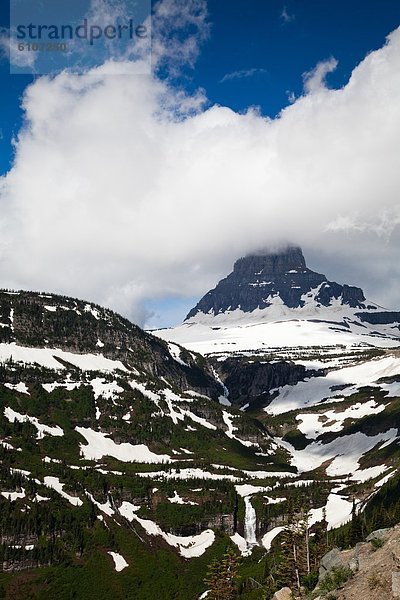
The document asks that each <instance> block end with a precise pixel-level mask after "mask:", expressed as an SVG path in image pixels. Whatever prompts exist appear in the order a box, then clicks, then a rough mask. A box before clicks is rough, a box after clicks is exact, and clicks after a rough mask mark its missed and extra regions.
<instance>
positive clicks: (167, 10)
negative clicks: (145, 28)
mask: <svg viewBox="0 0 400 600" xmlns="http://www.w3.org/2000/svg"><path fill="white" fill-rule="evenodd" d="M210 30H211V25H210V23H209V21H208V9H207V2H206V0H160V1H159V2H157V4H156V5H155V7H154V11H153V16H152V61H153V64H154V65H155V66H156V67H164V68H166V69H167V70H168V71H169V72H170V73H171V74H172V75H176V74H177V73H178V71H179V69H181V68H182V66H184V65H185V66H189V67H193V66H194V64H195V62H196V60H197V58H198V56H199V53H200V48H201V45H202V43H203V42H204V41H205V40H207V39H208V37H209V35H210Z"/></svg>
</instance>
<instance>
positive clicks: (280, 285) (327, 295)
mask: <svg viewBox="0 0 400 600" xmlns="http://www.w3.org/2000/svg"><path fill="white" fill-rule="evenodd" d="M316 288H319V289H318V290H316ZM311 290H316V291H315V293H312V296H313V297H314V296H315V303H316V305H317V306H318V305H320V306H329V305H330V304H331V302H332V300H334V299H336V300H337V299H339V300H340V302H341V303H342V304H345V305H348V306H350V307H353V308H365V305H364V304H363V303H364V301H365V297H364V294H363V291H362V290H361V289H360V288H357V287H353V286H349V285H340V284H338V283H335V282H331V281H328V280H327V278H326V277H325V275H322V274H320V273H315V272H314V271H312V270H311V269H309V268H308V267H307V266H306V262H305V259H304V256H303V253H302V251H301V249H300V248H297V247H289V248H287V249H286V250H283V251H282V252H276V253H267V254H260V255H251V256H246V257H244V258H240V259H239V260H237V261H236V263H235V265H234V267H233V272H232V273H230V275H228V277H226V278H225V279H222V280H221V281H220V282H219V283H218V285H217V286H216V287H215V288H214V289H213V290H211V291H209V292H208V293H207V294H206V295H205V296H204V297H203V298H202V299H201V300H200V302H199V303H198V304H197V306H195V308H193V309H192V310H191V311H190V312H189V314H188V315H187V317H186V319H189V318H191V317H193V316H195V315H196V314H197V313H198V312H203V313H208V312H211V313H213V314H215V315H217V314H219V313H223V312H227V311H232V310H235V309H237V308H240V309H241V310H242V311H244V312H251V311H253V310H255V309H256V308H260V309H263V308H267V307H268V306H270V305H271V303H272V302H271V298H272V297H274V296H279V297H280V298H281V300H282V301H283V303H284V304H285V305H286V306H287V307H289V308H300V307H302V306H304V304H305V299H304V296H305V295H307V294H309V293H311Z"/></svg>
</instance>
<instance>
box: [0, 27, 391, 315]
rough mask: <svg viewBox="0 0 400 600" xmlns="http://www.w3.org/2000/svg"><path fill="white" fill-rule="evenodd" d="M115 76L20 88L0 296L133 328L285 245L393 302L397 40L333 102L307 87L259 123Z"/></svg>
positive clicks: (4, 191)
mask: <svg viewBox="0 0 400 600" xmlns="http://www.w3.org/2000/svg"><path fill="white" fill-rule="evenodd" d="M117 67H118V69H117V72H118V73H121V68H123V69H124V70H125V72H126V74H129V72H130V69H132V71H133V72H135V70H134V66H132V65H131V64H130V63H125V64H124V65H121V64H118V66H117ZM113 68H115V69H116V67H115V65H114V63H112V62H110V63H108V64H107V65H104V66H103V67H101V68H98V69H95V70H92V71H91V72H89V73H87V74H84V75H82V76H79V77H77V76H73V75H71V74H68V73H61V74H60V75H58V76H56V77H54V78H49V77H42V78H40V79H37V80H36V81H35V82H34V83H33V84H32V85H31V86H30V87H29V88H28V89H27V91H26V93H25V97H24V108H25V113H26V122H25V126H24V128H23V130H22V131H21V133H20V135H19V139H18V143H17V147H16V158H15V164H14V166H13V168H12V170H11V171H10V173H9V174H8V175H7V177H6V178H5V179H3V180H0V197H1V200H0V202H1V212H0V239H1V245H0V277H1V281H2V285H3V286H5V287H17V288H19V287H24V288H28V289H47V290H50V291H60V292H64V293H67V294H70V295H77V296H80V297H85V298H88V299H92V300H95V301H98V302H100V303H103V304H106V305H108V306H112V307H113V308H115V309H117V310H120V311H122V312H123V313H124V314H128V315H130V316H132V317H133V318H135V319H136V320H137V321H143V319H144V318H145V317H146V314H145V312H144V309H143V302H144V301H145V300H146V299H147V298H162V297H167V296H177V295H178V296H179V295H180V296H181V297H184V296H196V295H200V294H202V293H204V292H205V291H206V290H207V289H209V287H211V286H213V285H215V283H216V281H217V280H218V278H219V277H221V276H222V275H224V274H226V273H227V271H228V270H229V269H230V267H231V264H232V262H233V260H234V259H235V258H236V257H238V256H240V255H243V254H244V253H246V252H249V251H251V250H254V249H256V248H260V247H263V246H267V245H269V244H279V243H282V242H285V241H291V242H293V243H298V244H301V245H303V247H304V248H305V251H306V253H307V254H308V256H309V257H310V261H309V262H310V264H311V266H313V267H318V268H319V269H322V270H323V271H326V272H327V275H329V276H330V277H331V278H336V279H337V280H339V281H340V279H343V280H344V281H347V282H348V283H354V284H361V285H363V286H364V287H365V288H366V291H367V292H368V295H369V297H372V299H375V300H376V301H378V302H381V303H382V304H389V305H390V304H394V305H395V304H396V303H397V304H400V302H398V301H397V299H398V298H399V291H400V288H399V284H398V281H399V275H400V268H399V264H398V247H399V222H400V205H399V189H400V169H399V159H398V156H399V155H398V138H399V132H400V103H399V102H398V98H399V96H400V30H396V31H395V32H393V33H392V34H391V36H390V38H389V41H388V43H387V44H386V45H385V46H384V47H383V48H381V49H380V50H378V51H376V52H373V53H371V54H369V55H368V56H367V57H366V58H365V59H364V61H363V62H362V63H361V64H360V65H359V66H358V67H357V68H356V69H355V70H354V71H353V73H352V76H351V78H350V81H349V83H348V84H347V85H346V86H345V87H343V89H340V90H329V89H326V88H325V87H324V86H323V85H317V86H312V88H311V89H310V88H309V93H307V94H306V95H304V96H303V97H301V98H298V99H297V100H296V101H295V102H294V103H293V104H292V105H290V106H288V107H287V108H286V109H285V110H284V111H283V112H282V114H281V115H280V116H279V117H278V118H276V119H273V120H271V119H267V118H263V117H262V116H260V114H258V113H257V112H256V111H254V110H249V111H248V112H247V113H246V114H238V113H235V112H234V111H233V110H231V109H229V108H226V107H221V106H211V107H209V108H207V109H205V108H202V101H203V100H204V98H203V95H202V94H201V93H200V94H197V95H195V96H194V97H191V96H186V95H185V94H184V93H183V92H182V91H180V92H177V91H176V90H175V89H174V88H173V87H169V86H168V84H167V83H165V82H162V81H160V80H158V79H157V78H156V77H154V76H150V75H141V76H138V75H136V76H127V75H119V74H118V75H109V73H112V72H113ZM322 81H323V77H321V79H320V83H321V82H322ZM383 234H385V235H383Z"/></svg>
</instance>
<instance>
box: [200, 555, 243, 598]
mask: <svg viewBox="0 0 400 600" xmlns="http://www.w3.org/2000/svg"><path fill="white" fill-rule="evenodd" d="M238 568H239V557H238V555H237V554H236V552H235V551H234V550H233V549H232V548H228V550H227V551H226V552H225V554H224V555H223V557H222V559H221V560H218V559H216V560H214V561H213V562H212V563H211V564H210V566H209V570H208V573H207V577H206V579H205V584H206V585H207V587H208V588H209V594H208V598H210V600H234V599H235V598H237V577H238Z"/></svg>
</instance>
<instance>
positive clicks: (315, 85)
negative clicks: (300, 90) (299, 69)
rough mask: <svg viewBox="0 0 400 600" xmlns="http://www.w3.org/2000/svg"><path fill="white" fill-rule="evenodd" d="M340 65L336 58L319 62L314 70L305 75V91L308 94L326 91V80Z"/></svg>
mask: <svg viewBox="0 0 400 600" xmlns="http://www.w3.org/2000/svg"><path fill="white" fill-rule="evenodd" d="M337 65H338V61H337V60H336V58H333V57H331V58H329V59H328V60H323V61H321V62H319V63H318V64H317V65H316V67H314V69H312V70H311V71H308V72H307V73H303V82H304V90H305V92H306V93H307V94H312V93H314V92H319V91H321V90H323V89H326V85H325V79H326V76H327V75H328V74H329V73H332V72H333V71H334V70H335V69H336V67H337Z"/></svg>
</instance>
